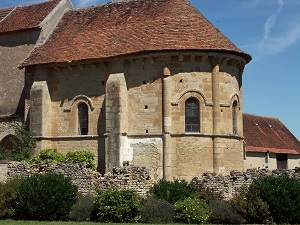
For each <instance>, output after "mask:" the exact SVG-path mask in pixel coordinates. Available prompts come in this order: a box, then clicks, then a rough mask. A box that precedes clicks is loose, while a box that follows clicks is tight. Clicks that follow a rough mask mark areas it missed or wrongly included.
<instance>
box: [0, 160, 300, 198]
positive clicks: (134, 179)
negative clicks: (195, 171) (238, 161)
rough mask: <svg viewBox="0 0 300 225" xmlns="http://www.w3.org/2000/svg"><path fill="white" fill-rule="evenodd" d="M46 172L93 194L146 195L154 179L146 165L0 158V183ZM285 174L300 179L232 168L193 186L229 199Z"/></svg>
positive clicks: (292, 172) (198, 180)
mask: <svg viewBox="0 0 300 225" xmlns="http://www.w3.org/2000/svg"><path fill="white" fill-rule="evenodd" d="M49 172H54V173H62V174H64V175H65V176H68V177H71V179H72V181H73V182H74V183H75V184H76V185H77V186H78V189H79V192H80V193H82V194H88V193H90V194H95V193H96V190H98V189H99V190H106V189H109V188H111V187H117V188H119V189H130V190H136V191H137V192H138V193H139V194H141V195H146V193H147V192H148V190H149V189H150V187H151V186H152V185H153V184H154V183H155V182H156V181H155V180H152V179H151V177H150V175H149V173H148V172H147V170H146V169H145V168H142V167H135V166H125V167H121V168H117V167H114V168H113V170H112V172H109V173H106V174H104V175H101V174H100V173H99V172H96V171H92V170H89V169H86V167H85V164H73V163H70V162H59V163H50V162H46V163H39V164H33V165H29V164H27V163H26V162H10V161H0V182H5V181H6V180H7V179H10V178H12V177H15V176H18V177H20V176H25V177H26V176H30V175H33V174H37V173H39V174H45V173H49ZM281 174H286V175H289V176H294V177H297V178H299V179H300V168H295V169H291V170H273V171H270V170H267V169H248V170H247V171H246V172H238V171H231V172H230V174H229V175H227V176H223V175H219V174H216V173H210V172H206V173H204V174H203V175H202V177H195V178H193V179H192V181H191V182H192V184H194V185H195V186H196V187H205V188H209V189H211V190H212V191H214V192H222V193H223V194H224V197H225V198H232V197H233V196H234V195H235V194H237V193H239V191H240V188H241V186H242V185H250V184H251V182H252V181H253V180H254V179H256V178H258V177H261V176H269V175H275V176H278V175H281Z"/></svg>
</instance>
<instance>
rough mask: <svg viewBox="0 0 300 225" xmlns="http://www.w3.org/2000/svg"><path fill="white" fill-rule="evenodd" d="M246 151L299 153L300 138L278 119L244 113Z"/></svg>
mask: <svg viewBox="0 0 300 225" xmlns="http://www.w3.org/2000/svg"><path fill="white" fill-rule="evenodd" d="M243 125H244V137H245V142H246V151H249V152H271V153H284V154H299V153H300V142H299V140H298V139H297V138H296V137H295V136H294V135H293V134H292V133H291V132H290V131H289V130H288V129H287V128H286V127H285V126H284V125H283V124H282V123H281V122H280V121H279V120H278V119H277V118H269V117H263V116H256V115H251V114H244V115H243Z"/></svg>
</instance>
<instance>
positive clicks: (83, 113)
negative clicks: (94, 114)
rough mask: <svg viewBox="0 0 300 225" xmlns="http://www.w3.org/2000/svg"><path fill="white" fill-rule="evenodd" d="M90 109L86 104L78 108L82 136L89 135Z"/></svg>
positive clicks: (79, 129) (79, 131)
mask: <svg viewBox="0 0 300 225" xmlns="http://www.w3.org/2000/svg"><path fill="white" fill-rule="evenodd" d="M88 113H89V110H88V107H87V105H86V104H80V105H79V106H78V133H79V134H80V135H87V134H88V123H89V117H88Z"/></svg>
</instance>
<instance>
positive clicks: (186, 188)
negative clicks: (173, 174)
mask: <svg viewBox="0 0 300 225" xmlns="http://www.w3.org/2000/svg"><path fill="white" fill-rule="evenodd" d="M195 193H196V191H195V188H194V187H193V186H192V185H191V184H189V183H187V182H186V181H185V180H179V179H176V180H174V181H166V180H163V179H162V180H160V181H159V182H157V183H156V184H154V185H153V186H152V187H151V188H150V190H149V194H150V195H153V196H156V197H157V198H159V199H164V200H166V201H168V202H169V203H171V204H174V203H175V202H177V201H179V200H183V199H185V198H188V197H194V196H195Z"/></svg>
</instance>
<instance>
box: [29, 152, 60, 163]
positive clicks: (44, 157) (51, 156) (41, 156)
mask: <svg viewBox="0 0 300 225" xmlns="http://www.w3.org/2000/svg"><path fill="white" fill-rule="evenodd" d="M65 160H66V157H65V156H64V155H63V154H61V153H60V152H58V151H57V149H55V148H54V149H44V150H42V151H40V152H39V153H38V154H36V155H35V156H33V157H31V158H30V159H29V160H28V163H30V164H33V163H41V162H62V161H65Z"/></svg>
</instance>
